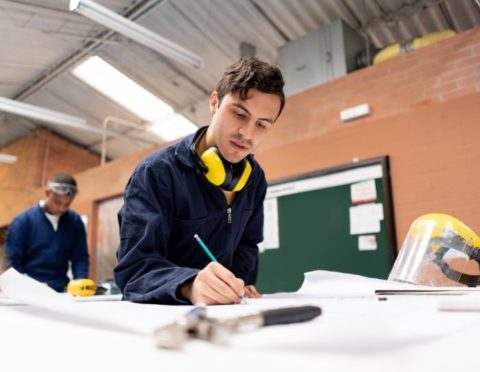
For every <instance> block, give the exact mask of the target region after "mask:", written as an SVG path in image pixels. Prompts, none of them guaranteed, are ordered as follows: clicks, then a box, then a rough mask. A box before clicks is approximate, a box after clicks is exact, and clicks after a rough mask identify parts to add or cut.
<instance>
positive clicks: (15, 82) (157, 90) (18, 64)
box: [0, 0, 480, 158]
mask: <svg viewBox="0 0 480 372" xmlns="http://www.w3.org/2000/svg"><path fill="white" fill-rule="evenodd" d="M97 2H98V3H99V4H101V5H103V6H105V7H107V8H109V9H110V10H113V11H115V12H117V13H121V14H126V15H131V14H134V17H135V18H136V20H135V21H136V22H138V23H139V24H141V25H143V26H145V27H147V28H148V29H150V30H152V31H154V32H156V33H158V34H159V35H161V36H163V37H166V38H168V39H170V40H172V41H173V42H175V43H178V44H180V45H182V46H183V47H185V48H187V49H190V50H192V51H193V52H195V53H197V54H199V55H201V56H202V57H203V58H204V59H205V67H204V68H203V69H202V70H195V69H192V68H189V67H186V66H184V65H181V64H178V63H176V62H175V61H172V60H170V59H168V58H166V57H164V56H162V55H159V54H158V53H156V52H153V51H151V50H149V49H147V48H146V47H144V46H142V45H139V44H138V43H136V42H133V41H131V40H129V39H127V38H125V37H123V36H121V35H118V34H115V33H114V32H111V31H110V30H108V29H105V28H104V27H102V26H101V25H98V24H96V23H94V22H93V21H90V20H89V19H87V18H85V17H83V16H81V15H79V14H76V13H71V12H69V11H68V1H67V0H61V1H59V0H21V1H11V0H0V96H3V97H9V98H14V99H19V100H21V101H25V102H28V103H32V104H36V105H39V106H42V107H46V108H50V109H55V110H58V111H62V112H65V113H70V114H73V115H77V116H81V117H83V118H86V119H87V121H88V123H89V124H90V125H94V126H97V127H99V128H101V126H102V122H103V120H104V118H105V117H107V116H118V117H120V118H123V119H125V120H129V121H133V122H140V121H141V120H140V118H138V117H136V116H135V115H133V114H132V113H130V112H128V111H126V110H125V109H123V108H121V107H119V106H118V105H117V104H115V103H114V102H112V101H110V100H109V99H107V98H105V97H103V96H101V95H100V94H98V93H97V92H95V91H93V90H92V89H91V88H90V87H88V86H86V85H85V84H83V83H82V82H80V81H79V80H77V79H76V78H75V77H73V75H72V74H71V72H70V71H71V69H72V67H73V66H75V65H76V64H77V63H78V62H80V61H82V60H83V59H84V58H86V57H88V56H90V55H93V54H97V55H99V56H101V57H103V58H105V59H106V60H107V61H109V62H110V63H112V64H113V65H114V66H116V67H117V68H119V69H120V70H121V71H123V72H124V73H125V74H127V75H129V76H130V77H132V78H133V79H135V80H136V81H137V82H138V83H140V84H141V85H143V86H144V87H145V88H147V89H148V90H149V91H151V92H152V93H153V94H155V95H157V96H158V97H159V98H161V99H162V100H164V101H166V102H167V103H168V104H170V105H172V106H173V107H174V108H175V109H176V110H177V111H179V112H181V113H182V114H184V115H185V116H186V117H188V118H189V119H190V120H191V121H193V122H195V123H196V124H198V125H202V124H205V123H207V122H208V120H209V112H208V106H207V99H208V96H209V93H210V91H211V90H212V89H213V88H214V86H215V84H216V82H217V80H218V79H219V77H220V74H221V73H222V71H223V69H224V68H225V66H227V65H229V64H230V63H232V62H233V61H235V60H236V59H238V57H239V56H240V45H241V44H242V43H249V44H251V45H253V46H254V47H255V49H256V55H257V56H258V57H260V58H262V59H265V60H268V61H271V62H276V60H277V50H278V47H280V46H282V45H284V44H285V43H287V42H289V41H292V40H294V39H296V38H298V37H300V36H303V35H305V34H306V33H308V32H310V31H313V30H315V29H317V28H318V27H321V26H323V25H326V24H328V23H330V22H332V21H333V20H335V19H338V18H341V19H343V20H344V21H345V22H346V23H348V24H349V25H350V26H351V27H353V28H354V29H356V30H358V31H359V32H360V33H362V34H364V35H365V34H366V35H368V39H369V43H370V44H371V45H372V46H374V47H377V48H381V47H384V46H386V45H388V44H391V43H394V42H399V41H403V40H405V39H411V38H414V37H418V36H421V35H424V34H427V33H430V32H434V31H439V30H443V29H448V28H450V29H453V30H455V31H457V32H461V31H464V30H467V29H470V28H473V27H478V26H479V25H480V8H479V6H478V5H477V4H476V3H475V1H474V0H444V1H442V0H417V1H414V0H196V1H190V0H169V1H166V0H163V1H162V0H136V1H130V0H103V1H100V0H98V1H97ZM37 125H42V126H46V127H50V128H51V129H52V130H54V131H55V132H58V133H59V134H61V135H63V136H65V137H67V138H70V139H71V140H73V141H75V142H77V143H79V144H81V145H83V146H86V147H89V148H91V149H93V150H95V151H100V148H101V142H100V137H99V135H98V134H95V133H89V132H85V131H78V130H73V129H71V128H65V127H59V126H54V125H51V124H46V123H40V122H33V121H29V120H27V119H22V118H19V117H14V116H12V115H1V114H0V146H4V145H6V144H8V143H9V142H11V141H13V140H14V139H16V138H18V137H19V136H22V135H24V134H25V133H28V131H30V130H31V129H32V128H33V127H35V126H37ZM109 128H110V127H109ZM111 129H112V130H115V131H118V132H121V133H124V134H126V135H129V136H132V137H133V136H136V137H143V138H144V141H136V140H128V139H125V138H111V139H109V144H108V156H109V157H110V158H118V157H121V156H124V155H127V154H129V153H130V152H133V151H136V150H139V149H141V148H143V147H145V146H148V145H149V143H148V142H149V141H150V142H151V140H152V139H151V136H149V135H148V134H146V133H141V132H139V131H136V130H132V129H128V130H127V129H126V128H125V127H121V126H115V125H112V127H111Z"/></svg>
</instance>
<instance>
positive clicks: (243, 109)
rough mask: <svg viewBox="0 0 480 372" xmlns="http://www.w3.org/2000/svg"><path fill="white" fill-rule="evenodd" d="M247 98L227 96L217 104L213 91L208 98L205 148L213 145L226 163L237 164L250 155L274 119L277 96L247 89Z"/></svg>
mask: <svg viewBox="0 0 480 372" xmlns="http://www.w3.org/2000/svg"><path fill="white" fill-rule="evenodd" d="M248 97H249V98H248V99H246V100H241V99H240V97H239V96H238V94H231V93H229V94H227V95H226V96H224V97H223V99H222V102H221V103H220V104H219V102H218V96H217V92H213V93H212V95H211V96H210V111H211V113H212V122H211V124H210V127H209V128H208V131H207V136H206V145H207V147H211V146H217V147H218V149H219V150H220V152H221V154H222V155H223V157H224V158H225V159H226V160H228V161H229V162H230V163H238V162H239V161H241V160H242V159H244V158H245V157H246V156H247V155H249V154H251V153H253V152H254V151H255V150H256V149H257V147H258V146H259V145H260V144H261V143H262V141H263V139H264V137H265V135H266V134H267V133H268V132H269V131H270V130H271V127H272V125H273V123H274V121H275V119H276V118H277V115H278V112H279V110H280V97H278V96H276V95H274V94H268V93H262V92H260V91H258V90H255V89H250V91H249V92H248Z"/></svg>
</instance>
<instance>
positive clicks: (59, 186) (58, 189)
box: [48, 182, 77, 196]
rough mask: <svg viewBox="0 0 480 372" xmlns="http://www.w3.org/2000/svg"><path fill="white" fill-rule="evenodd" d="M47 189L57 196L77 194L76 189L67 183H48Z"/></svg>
mask: <svg viewBox="0 0 480 372" xmlns="http://www.w3.org/2000/svg"><path fill="white" fill-rule="evenodd" d="M48 189H49V190H51V191H53V192H54V193H55V194H59V195H68V196H75V195H76V194H77V187H76V186H74V185H70V184H68V183H59V182H49V183H48Z"/></svg>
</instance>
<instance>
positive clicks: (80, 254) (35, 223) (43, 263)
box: [5, 174, 89, 292]
mask: <svg viewBox="0 0 480 372" xmlns="http://www.w3.org/2000/svg"><path fill="white" fill-rule="evenodd" d="M76 193H77V182H76V181H75V179H74V178H73V177H72V176H70V175H68V174H57V175H55V176H53V178H52V179H51V180H50V182H49V183H48V186H47V188H46V190H45V196H46V200H41V201H40V202H39V203H38V204H37V205H36V206H35V207H33V208H31V209H28V210H26V211H24V212H22V213H20V214H19V215H18V216H17V217H15V219H14V220H13V221H12V223H11V224H10V226H9V227H8V232H7V240H6V242H5V256H6V263H7V265H8V266H11V267H13V268H14V269H16V270H17V271H19V272H21V273H24V274H27V275H29V276H31V277H32V278H34V279H36V280H38V281H40V282H43V283H46V284H48V285H49V286H50V287H51V288H53V289H55V290H56V291H57V292H63V291H65V287H66V286H67V284H68V281H69V278H68V276H67V272H68V266H69V263H71V264H72V273H73V276H74V278H88V264H89V257H88V250H87V241H86V234H85V227H84V226H83V222H82V220H81V219H80V216H79V215H78V214H76V213H75V212H73V211H71V210H69V209H68V208H69V207H70V204H71V203H72V201H73V199H74V198H75V195H76Z"/></svg>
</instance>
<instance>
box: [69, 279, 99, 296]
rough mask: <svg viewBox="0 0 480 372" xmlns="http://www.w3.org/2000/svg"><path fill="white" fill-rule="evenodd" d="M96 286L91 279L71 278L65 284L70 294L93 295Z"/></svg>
mask: <svg viewBox="0 0 480 372" xmlns="http://www.w3.org/2000/svg"><path fill="white" fill-rule="evenodd" d="M96 291H97V286H96V285H95V282H94V281H93V280H92V279H73V280H70V282H69V283H68V285H67V292H68V293H69V294H70V295H72V296H80V297H86V296H93V295H94V294H95V292H96Z"/></svg>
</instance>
